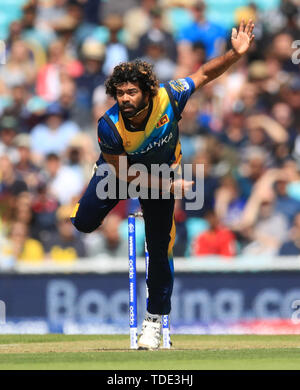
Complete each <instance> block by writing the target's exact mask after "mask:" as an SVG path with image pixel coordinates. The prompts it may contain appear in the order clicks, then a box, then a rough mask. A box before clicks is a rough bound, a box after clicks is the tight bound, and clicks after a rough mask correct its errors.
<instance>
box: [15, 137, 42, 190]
mask: <svg viewBox="0 0 300 390" xmlns="http://www.w3.org/2000/svg"><path fill="white" fill-rule="evenodd" d="M14 145H15V146H16V147H17V150H18V154H19V158H18V162H17V163H16V164H15V171H16V173H17V175H19V176H20V178H22V180H24V182H25V183H26V185H27V188H28V190H29V191H30V192H32V193H35V191H36V189H37V187H38V185H39V182H40V180H41V177H40V168H39V167H38V166H37V165H35V164H34V163H33V162H32V156H31V150H30V136H29V135H28V134H19V135H17V136H16V138H15V139H14Z"/></svg>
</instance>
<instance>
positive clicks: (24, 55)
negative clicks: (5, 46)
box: [0, 40, 36, 88]
mask: <svg viewBox="0 0 300 390" xmlns="http://www.w3.org/2000/svg"><path fill="white" fill-rule="evenodd" d="M35 77H36V68H35V64H34V62H33V61H32V59H31V56H30V50H29V48H28V46H27V44H26V42H25V41H22V40H16V41H14V42H13V43H12V46H11V49H10V53H9V55H8V59H7V63H6V64H5V65H4V66H2V65H1V67H0V78H1V79H2V80H3V81H4V83H5V84H6V85H7V86H8V87H9V88H11V87H12V86H14V85H16V84H23V83H24V84H26V85H27V86H29V87H33V85H34V82H35Z"/></svg>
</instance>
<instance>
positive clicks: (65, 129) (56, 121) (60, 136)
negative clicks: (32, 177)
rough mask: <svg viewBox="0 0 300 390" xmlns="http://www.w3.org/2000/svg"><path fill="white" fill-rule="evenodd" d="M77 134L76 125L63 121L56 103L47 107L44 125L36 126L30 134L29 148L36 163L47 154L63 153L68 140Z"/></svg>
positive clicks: (60, 109) (60, 108)
mask: <svg viewBox="0 0 300 390" xmlns="http://www.w3.org/2000/svg"><path fill="white" fill-rule="evenodd" d="M78 132H79V127H78V125H77V124H76V123H75V122H73V121H70V120H65V118H64V112H63V109H62V107H61V106H60V105H59V104H58V103H53V104H51V105H49V107H48V108H47V111H46V118H45V122H44V123H40V124H38V125H36V126H35V127H34V128H33V129H32V132H31V148H32V153H33V155H34V158H35V160H36V161H41V160H42V159H43V158H44V157H45V156H46V155H47V154H49V153H57V154H61V153H63V152H64V151H65V150H66V148H67V146H68V144H69V142H70V140H71V139H72V138H73V137H74V136H75V135H76V134H77V133H78Z"/></svg>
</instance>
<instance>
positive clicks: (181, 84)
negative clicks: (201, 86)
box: [169, 77, 195, 113]
mask: <svg viewBox="0 0 300 390" xmlns="http://www.w3.org/2000/svg"><path fill="white" fill-rule="evenodd" d="M169 85H170V90H171V93H172V95H173V96H174V99H175V100H176V102H177V104H178V110H179V112H180V113H181V112H182V111H183V109H184V107H185V105H186V103H187V101H188V99H189V97H190V96H191V95H192V93H193V92H194V91H195V84H194V81H193V80H192V79H191V78H190V77H186V78H185V79H177V80H171V81H169Z"/></svg>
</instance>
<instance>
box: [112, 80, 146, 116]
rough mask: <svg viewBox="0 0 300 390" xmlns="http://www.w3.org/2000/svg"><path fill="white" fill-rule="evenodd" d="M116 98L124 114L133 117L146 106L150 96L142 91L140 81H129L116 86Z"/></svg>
mask: <svg viewBox="0 0 300 390" xmlns="http://www.w3.org/2000/svg"><path fill="white" fill-rule="evenodd" d="M116 99H117V102H118V104H119V108H120V110H121V112H122V115H124V116H125V117H126V118H131V117H133V116H134V115H135V114H136V113H138V112H139V111H140V110H142V109H143V108H144V107H146V105H147V104H148V101H149V96H148V94H144V93H143V92H142V90H141V89H140V87H139V85H138V83H130V82H127V83H124V84H120V85H118V86H117V87H116Z"/></svg>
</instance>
